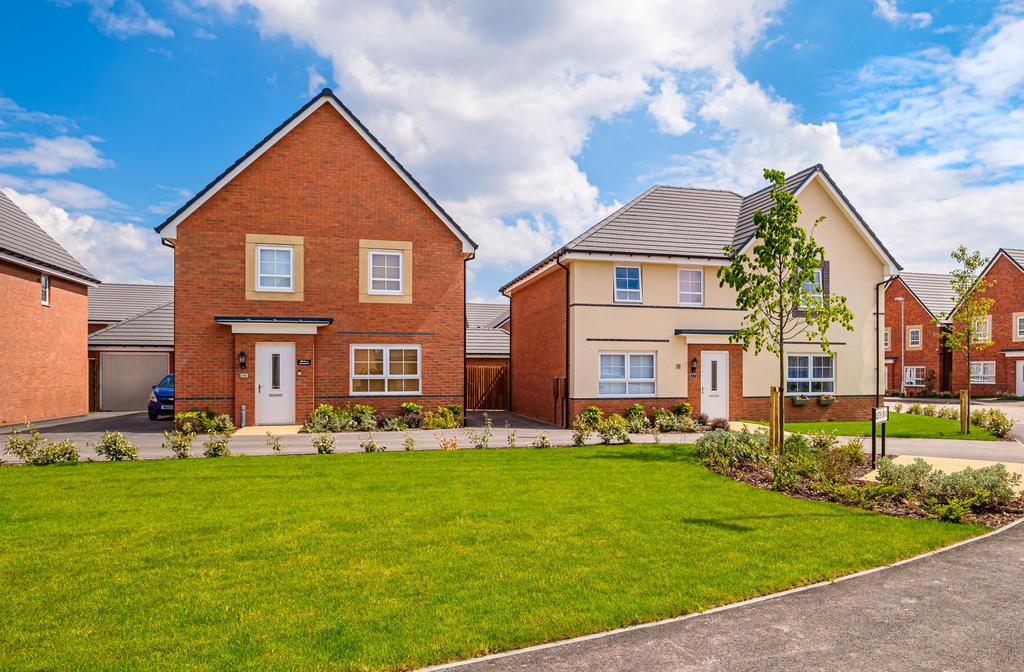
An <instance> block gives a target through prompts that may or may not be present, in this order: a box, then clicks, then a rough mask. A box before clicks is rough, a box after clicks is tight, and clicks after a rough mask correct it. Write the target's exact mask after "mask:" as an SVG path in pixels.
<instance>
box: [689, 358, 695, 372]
mask: <svg viewBox="0 0 1024 672" xmlns="http://www.w3.org/2000/svg"><path fill="white" fill-rule="evenodd" d="M690 373H693V374H696V373H697V358H696V357H694V358H693V359H692V360H690Z"/></svg>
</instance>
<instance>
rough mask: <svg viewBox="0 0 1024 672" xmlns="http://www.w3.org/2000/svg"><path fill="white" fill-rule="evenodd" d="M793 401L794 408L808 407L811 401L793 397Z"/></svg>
mask: <svg viewBox="0 0 1024 672" xmlns="http://www.w3.org/2000/svg"><path fill="white" fill-rule="evenodd" d="M792 399H793V405H794V406H806V405H807V402H808V401H810V400H809V399H801V398H800V397H793V398H792Z"/></svg>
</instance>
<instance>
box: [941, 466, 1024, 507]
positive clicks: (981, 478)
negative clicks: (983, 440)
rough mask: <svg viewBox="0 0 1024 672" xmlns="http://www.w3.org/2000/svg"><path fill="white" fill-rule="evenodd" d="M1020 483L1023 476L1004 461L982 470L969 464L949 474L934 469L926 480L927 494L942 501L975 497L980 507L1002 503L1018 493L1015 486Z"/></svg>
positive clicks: (976, 503) (943, 502) (976, 504)
mask: <svg viewBox="0 0 1024 672" xmlns="http://www.w3.org/2000/svg"><path fill="white" fill-rule="evenodd" d="M1019 483H1020V475H1018V474H1011V473H1010V472H1009V471H1007V470H1006V467H1005V466H1004V465H1002V464H994V465H992V466H988V467H981V468H980V469H972V468H971V467H968V468H966V469H963V470H961V471H954V472H952V473H949V474H946V473H944V472H942V471H935V472H932V474H931V475H930V476H929V477H928V481H927V483H925V487H924V496H925V498H926V499H934V500H936V501H937V502H939V503H941V504H945V503H948V502H951V501H952V500H954V499H962V500H967V499H975V500H976V501H975V506H977V507H979V508H985V507H989V506H1003V505H1005V504H1007V503H1008V502H1009V501H1010V500H1011V499H1013V498H1014V497H1015V496H1016V495H1015V494H1014V491H1013V488H1014V486H1016V485H1018V484H1019Z"/></svg>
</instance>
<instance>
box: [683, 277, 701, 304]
mask: <svg viewBox="0 0 1024 672" xmlns="http://www.w3.org/2000/svg"><path fill="white" fill-rule="evenodd" d="M679 305H680V306H703V305H704V271H703V270H702V269H699V268H680V269H679Z"/></svg>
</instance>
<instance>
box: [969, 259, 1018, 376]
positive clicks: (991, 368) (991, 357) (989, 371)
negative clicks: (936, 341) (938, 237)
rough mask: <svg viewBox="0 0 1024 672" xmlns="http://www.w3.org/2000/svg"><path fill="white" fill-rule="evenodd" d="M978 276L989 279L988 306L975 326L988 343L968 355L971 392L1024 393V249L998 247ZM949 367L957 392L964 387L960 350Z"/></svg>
mask: <svg viewBox="0 0 1024 672" xmlns="http://www.w3.org/2000/svg"><path fill="white" fill-rule="evenodd" d="M979 277H982V278H985V279H986V280H988V281H989V283H991V284H990V285H989V287H988V289H987V290H986V291H985V296H986V297H987V298H990V299H992V300H993V305H992V310H991V313H990V314H989V315H988V317H987V318H986V320H985V324H984V325H979V326H980V327H981V328H983V329H984V330H986V331H987V332H988V333H989V334H990V339H991V341H992V345H990V346H988V347H986V348H983V349H982V350H981V351H980V352H975V353H974V354H973V355H972V359H973V362H972V365H971V370H970V377H971V392H972V393H973V394H980V395H986V394H1000V393H1004V394H1012V395H1024V250H1019V249H1009V248H1000V249H999V251H997V252H996V253H995V255H994V256H993V257H992V259H991V260H990V261H989V263H988V265H987V266H985V268H984V269H982V272H981V273H980V274H979ZM986 340H988V339H986ZM952 367H953V371H952V391H953V392H959V391H960V390H962V389H965V388H966V387H967V376H968V370H967V356H966V354H965V353H964V352H962V351H956V352H954V353H953V355H952Z"/></svg>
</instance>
